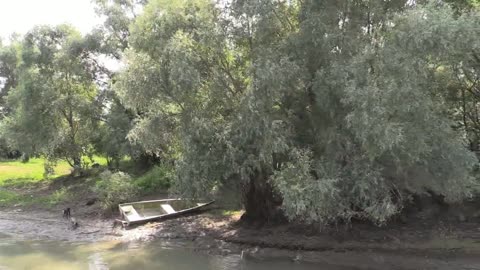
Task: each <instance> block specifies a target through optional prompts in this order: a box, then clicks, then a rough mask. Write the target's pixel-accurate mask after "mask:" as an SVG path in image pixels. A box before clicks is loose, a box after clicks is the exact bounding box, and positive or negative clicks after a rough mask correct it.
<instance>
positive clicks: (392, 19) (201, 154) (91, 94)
mask: <svg viewBox="0 0 480 270" xmlns="http://www.w3.org/2000/svg"><path fill="white" fill-rule="evenodd" d="M95 2H96V3H97V5H98V12H99V14H102V15H104V16H105V17H106V18H107V19H106V21H105V24H104V25H103V26H102V27H100V28H98V29H96V30H94V31H93V32H92V34H90V35H87V36H84V37H82V36H80V35H79V34H78V33H76V32H75V31H74V30H73V29H71V28H69V27H66V26H59V27H56V28H45V27H40V28H36V29H34V30H33V31H31V32H30V33H29V34H28V35H26V36H25V37H24V38H23V40H21V41H20V40H19V41H16V42H13V43H12V44H11V45H9V46H4V47H2V48H1V49H0V77H2V78H4V81H5V82H6V83H4V91H2V92H1V93H3V94H2V95H5V96H6V99H5V102H4V103H3V104H4V105H2V103H0V107H2V112H3V115H4V116H3V117H4V118H3V120H2V122H1V123H2V124H1V126H0V127H1V129H0V130H1V133H0V134H1V136H0V140H1V139H2V138H3V140H4V141H6V142H7V147H10V148H12V149H19V150H21V151H22V152H24V153H27V154H33V155H35V154H40V155H44V156H47V157H48V158H50V159H53V160H55V159H65V160H68V161H70V163H71V164H72V165H75V166H80V165H82V164H81V163H82V162H81V159H80V158H79V157H81V156H84V155H92V154H93V153H101V154H103V155H106V156H107V157H108V160H109V163H110V165H112V164H113V165H114V164H117V166H113V167H117V168H118V162H119V160H120V159H121V158H122V157H124V156H130V157H131V158H133V159H135V160H138V161H142V162H146V161H148V162H153V163H158V164H162V165H161V166H159V167H155V168H154V169H153V170H151V171H150V173H148V174H147V175H146V176H144V177H143V178H140V179H139V180H138V181H136V182H135V183H136V186H139V187H140V189H143V190H149V191H153V190H156V189H158V188H161V189H163V188H167V187H169V186H170V185H171V184H172V185H173V186H172V188H173V189H172V191H173V192H178V193H181V194H184V195H188V196H194V197H195V196H196V197H200V196H215V195H217V194H218V193H219V192H221V191H222V190H225V189H229V190H236V191H237V192H236V194H238V198H239V199H240V200H241V201H242V202H243V203H244V206H245V209H246V216H245V217H246V218H249V219H251V220H259V221H268V220H271V219H275V218H276V217H278V213H279V212H282V211H283V213H284V214H286V216H287V217H288V218H290V219H292V220H293V219H295V220H297V221H301V222H306V223H318V224H329V223H334V222H339V221H343V222H349V221H350V220H351V219H352V218H359V219H365V220H370V221H373V222H375V223H377V224H383V223H385V222H387V221H388V220H389V218H391V217H392V216H394V215H395V214H397V213H399V212H400V211H401V210H402V208H403V207H404V205H405V203H406V202H408V201H410V200H411V198H412V196H413V195H419V194H424V193H433V194H436V195H439V196H440V197H442V198H444V200H445V201H446V202H457V201H461V200H463V199H465V198H468V197H471V196H473V195H474V193H475V192H476V190H477V189H478V182H477V180H476V179H475V178H474V176H473V174H472V172H473V168H474V167H475V166H476V164H477V163H478V160H477V157H476V156H475V153H474V152H475V151H478V150H480V148H479V147H480V146H479V145H480V121H479V118H480V114H479V112H478V106H479V101H480V99H479V96H480V92H479V91H480V84H479V82H480V73H479V71H480V39H478V37H479V36H480V16H479V13H480V10H479V4H478V1H468V0H450V1H425V0H424V1H408V0H401V1H399V0H395V1H394V0H391V1H384V0H368V1H351V0H340V1H339V0H326V1H314V0H306V1H296V0H294V1H284V0H262V1H251V0H231V1H222V2H219V3H215V2H214V1H210V0H194V1H191V0H189V1H187V0H174V1H166V0H150V1H136V0H126V1H123V0H122V1H117V0H97V1H95ZM99 56H105V57H113V58H116V59H121V61H122V69H121V70H120V71H119V72H111V71H108V70H106V69H105V67H104V66H102V64H101V63H99V62H98V61H97V60H98V57H99ZM0 144H1V141H0ZM4 144H5V143H4ZM173 165H174V166H173ZM173 167H174V169H172V168H173ZM104 178H105V180H104V182H102V183H103V184H99V188H98V191H99V192H104V194H106V195H105V196H104V199H103V200H104V201H105V205H106V206H107V207H110V206H111V205H112V204H113V203H116V202H117V201H118V200H117V201H113V199H115V200H116V199H121V200H126V199H127V198H125V197H122V196H123V195H122V194H123V193H126V192H127V190H129V189H131V188H134V187H133V186H132V185H133V184H132V181H131V180H130V179H128V177H126V176H125V175H123V174H121V173H119V174H113V175H110V176H108V177H104ZM117 189H118V190H117ZM102 194H103V193H102ZM109 194H110V195H109ZM111 194H113V195H111ZM112 196H113V197H112ZM280 209H282V211H280Z"/></svg>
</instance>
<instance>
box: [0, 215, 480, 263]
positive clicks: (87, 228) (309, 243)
mask: <svg viewBox="0 0 480 270" xmlns="http://www.w3.org/2000/svg"><path fill="white" fill-rule="evenodd" d="M237 218H238V217H224V216H218V215H213V214H211V213H203V214H201V215H198V216H189V217H182V218H179V219H173V220H167V221H164V222H161V223H149V224H145V225H143V226H137V227H133V228H129V229H123V228H120V227H114V226H113V219H103V218H100V217H93V216H88V215H80V216H77V219H78V221H79V223H80V227H79V228H77V229H76V230H72V229H71V228H70V227H69V223H68V222H67V221H66V220H64V219H62V218H61V215H60V214H59V213H58V211H56V212H51V211H45V210H36V211H32V210H29V211H19V210H18V209H17V210H0V233H3V234H7V235H10V236H11V237H15V238H20V239H29V240H30V239H35V240H37V239H41V240H56V241H75V242H92V241H122V242H141V243H148V242H152V241H188V242H190V243H192V245H194V246H195V248H196V250H197V251H198V252H201V253H208V254H224V255H228V254H239V255H240V256H243V257H244V258H246V259H251V260H269V259H277V260H278V259H280V260H293V261H307V262H316V263H322V264H327V265H336V266H345V267H355V268H358V269H480V226H478V224H476V223H466V224H462V225H461V226H456V227H451V226H448V225H444V224H436V225H429V228H427V227H412V226H403V227H402V226H400V227H396V228H388V229H378V230H372V229H371V228H362V227H361V226H358V228H356V229H353V230H352V231H350V232H348V233H345V232H341V231H339V232H335V231H332V232H329V233H324V234H313V233H309V232H308V231H306V230H305V231H302V232H300V231H296V230H293V229H292V228H289V227H288V226H280V227H274V228H263V229H258V228H245V227H239V226H236V225H235V221H236V219H237Z"/></svg>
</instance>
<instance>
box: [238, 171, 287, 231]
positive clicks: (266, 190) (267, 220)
mask: <svg viewBox="0 0 480 270" xmlns="http://www.w3.org/2000/svg"><path fill="white" fill-rule="evenodd" d="M243 197H244V199H243V201H244V207H245V214H244V215H243V216H242V218H241V220H242V222H246V223H249V224H256V225H260V226H261V225H265V224H272V223H283V222H285V221H286V218H285V216H284V215H283V212H282V211H281V209H280V206H281V204H282V200H281V199H280V197H279V196H277V195H276V194H275V192H274V190H273V188H272V186H271V185H270V184H269V183H268V175H266V174H265V173H264V172H262V171H257V172H256V173H255V174H254V175H253V176H252V177H251V178H250V182H249V183H248V185H247V187H246V189H245V191H244V195H243Z"/></svg>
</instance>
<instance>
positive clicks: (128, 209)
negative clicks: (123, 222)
mask: <svg viewBox="0 0 480 270" xmlns="http://www.w3.org/2000/svg"><path fill="white" fill-rule="evenodd" d="M121 208H122V211H123V213H124V214H125V218H126V219H127V221H129V222H132V221H136V220H140V219H142V217H141V216H140V215H139V214H138V212H137V210H135V208H134V207H133V206H131V205H126V206H121Z"/></svg>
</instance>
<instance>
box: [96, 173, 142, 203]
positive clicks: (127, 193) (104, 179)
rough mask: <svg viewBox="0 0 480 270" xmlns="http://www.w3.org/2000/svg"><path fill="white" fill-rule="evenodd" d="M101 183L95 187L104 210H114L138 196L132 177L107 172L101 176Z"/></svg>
mask: <svg viewBox="0 0 480 270" xmlns="http://www.w3.org/2000/svg"><path fill="white" fill-rule="evenodd" d="M100 178H101V179H100V181H98V182H97V184H96V185H95V187H94V191H95V192H96V193H97V194H98V197H99V199H100V203H101V205H102V208H103V209H105V210H114V209H116V207H117V206H118V204H119V203H124V202H128V200H130V199H132V198H134V197H135V196H136V195H137V192H138V190H137V189H136V186H135V185H133V183H132V178H131V177H130V175H128V174H126V173H123V172H117V173H112V172H110V171H105V172H103V173H102V174H101V175H100Z"/></svg>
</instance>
